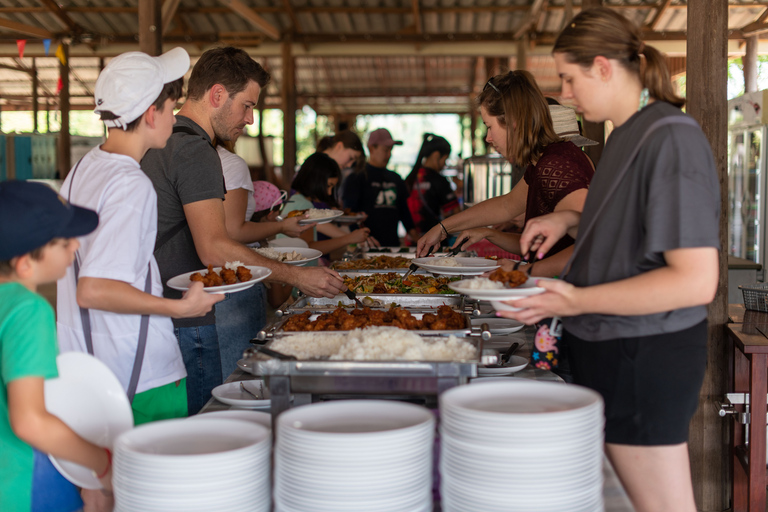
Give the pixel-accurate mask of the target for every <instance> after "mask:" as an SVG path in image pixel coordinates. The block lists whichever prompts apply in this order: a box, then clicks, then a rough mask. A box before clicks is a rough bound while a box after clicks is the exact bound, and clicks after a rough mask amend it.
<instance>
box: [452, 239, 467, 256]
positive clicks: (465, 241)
mask: <svg viewBox="0 0 768 512" xmlns="http://www.w3.org/2000/svg"><path fill="white" fill-rule="evenodd" d="M468 241H469V237H467V238H465V239H464V240H462V241H461V242H460V243H459V245H457V246H456V247H454V248H453V249H451V250H450V251H448V252H449V253H450V254H451V256H453V257H456V255H457V254H459V253H460V252H461V246H462V245H464V244H465V243H467V242H468Z"/></svg>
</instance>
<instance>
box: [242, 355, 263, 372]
mask: <svg viewBox="0 0 768 512" xmlns="http://www.w3.org/2000/svg"><path fill="white" fill-rule="evenodd" d="M237 367H238V368H240V369H241V370H243V371H244V372H245V373H250V374H251V375H261V371H260V370H259V368H258V366H257V367H256V368H253V369H251V365H249V364H248V363H246V362H245V359H240V360H238V361H237Z"/></svg>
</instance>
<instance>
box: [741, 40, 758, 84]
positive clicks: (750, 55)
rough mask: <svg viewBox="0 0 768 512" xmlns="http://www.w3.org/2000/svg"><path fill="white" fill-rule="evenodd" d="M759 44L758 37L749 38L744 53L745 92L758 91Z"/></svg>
mask: <svg viewBox="0 0 768 512" xmlns="http://www.w3.org/2000/svg"><path fill="white" fill-rule="evenodd" d="M757 43H758V36H756V35H755V36H749V37H748V38H747V44H746V50H745V52H744V60H743V61H742V63H743V64H744V92H755V91H757Z"/></svg>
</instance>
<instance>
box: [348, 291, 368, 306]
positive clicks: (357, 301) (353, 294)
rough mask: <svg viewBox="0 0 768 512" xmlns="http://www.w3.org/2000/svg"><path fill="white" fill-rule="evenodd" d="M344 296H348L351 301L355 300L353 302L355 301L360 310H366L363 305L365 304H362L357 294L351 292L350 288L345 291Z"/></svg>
mask: <svg viewBox="0 0 768 512" xmlns="http://www.w3.org/2000/svg"><path fill="white" fill-rule="evenodd" d="M344 295H346V296H347V297H348V298H349V299H350V300H353V301H355V304H356V305H357V306H358V307H360V308H364V307H365V306H364V305H363V303H362V302H360V299H358V298H357V294H356V293H355V292H353V291H352V290H350V289H349V288H347V289H346V290H344Z"/></svg>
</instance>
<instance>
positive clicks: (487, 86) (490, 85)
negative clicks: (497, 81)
mask: <svg viewBox="0 0 768 512" xmlns="http://www.w3.org/2000/svg"><path fill="white" fill-rule="evenodd" d="M489 87H490V88H491V89H493V90H494V91H496V92H497V93H499V94H501V91H500V90H499V88H498V87H496V85H494V83H493V78H490V79H489V80H488V81H487V82H485V87H483V92H485V90H486V89H487V88H489Z"/></svg>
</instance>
